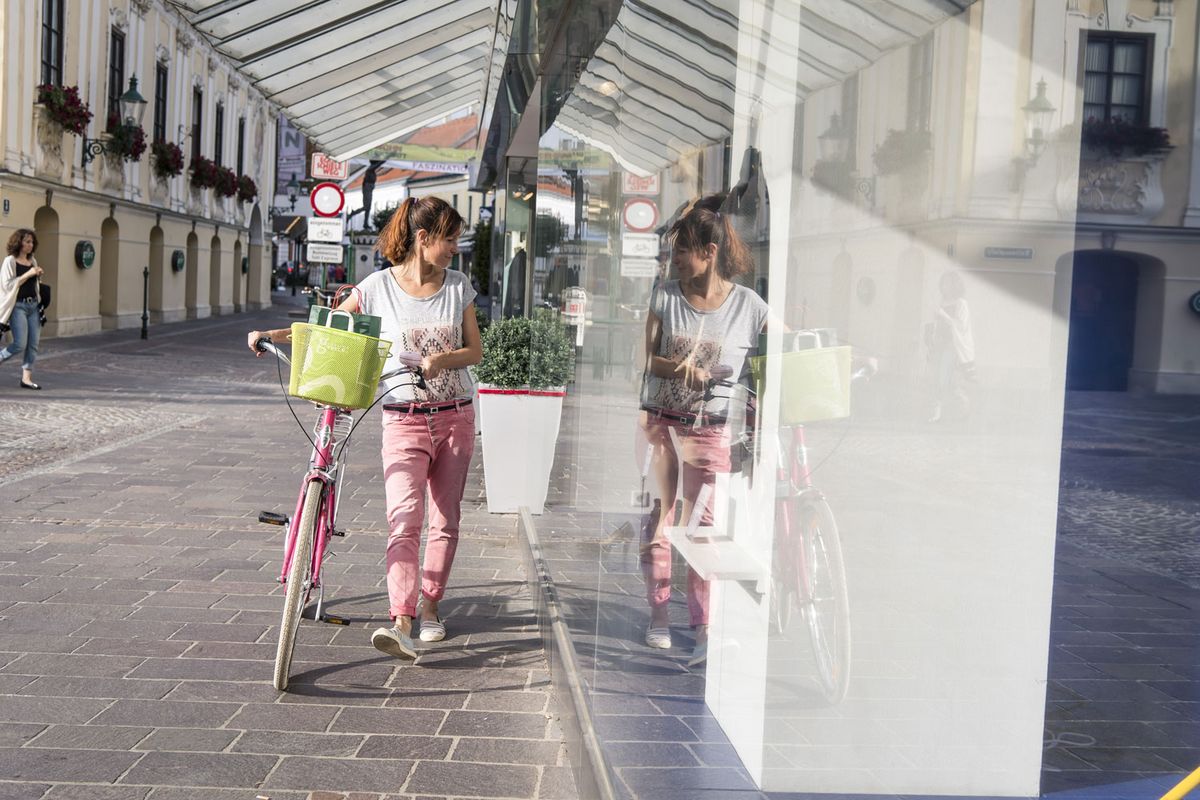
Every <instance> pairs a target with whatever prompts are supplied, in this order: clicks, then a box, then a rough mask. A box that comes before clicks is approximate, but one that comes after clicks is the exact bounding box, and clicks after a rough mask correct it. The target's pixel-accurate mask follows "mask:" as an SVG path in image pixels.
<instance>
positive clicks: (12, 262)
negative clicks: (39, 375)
mask: <svg viewBox="0 0 1200 800" xmlns="http://www.w3.org/2000/svg"><path fill="white" fill-rule="evenodd" d="M36 250H37V234H36V233H34V232H33V231H31V230H29V229H28V228H18V229H17V231H16V232H15V233H14V234H13V235H12V236H10V237H8V255H7V256H5V258H4V263H3V264H0V322H3V323H4V324H5V325H6V326H8V328H9V329H11V330H12V336H13V340H12V342H10V343H9V345H8V347H5V348H4V349H2V350H0V363H2V362H4V361H7V360H8V359H10V358H12V357H13V356H15V355H18V354H20V355H21V388H22V389H41V388H42V387H41V386H39V385H38V384H36V383H34V382H33V363H34V362H35V361H37V353H38V342H39V341H40V340H41V338H42V324H41V321H40V319H39V317H40V315H39V314H38V303H39V302H40V300H41V285H40V282H39V278H41V276H42V268H41V267H39V266H38V263H37V259H36V258H34V257H33V254H34V252H35V251H36Z"/></svg>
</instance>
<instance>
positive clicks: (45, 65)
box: [41, 0, 66, 86]
mask: <svg viewBox="0 0 1200 800" xmlns="http://www.w3.org/2000/svg"><path fill="white" fill-rule="evenodd" d="M65 27H66V8H65V4H64V0H42V55H41V68H42V83H43V84H49V85H51V86H62V82H63V38H64V37H63V33H64V30H63V29H64V28H65Z"/></svg>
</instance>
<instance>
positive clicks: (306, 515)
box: [273, 481, 325, 692]
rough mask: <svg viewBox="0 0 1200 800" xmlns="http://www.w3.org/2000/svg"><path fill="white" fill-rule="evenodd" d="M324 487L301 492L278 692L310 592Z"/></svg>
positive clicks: (282, 625) (285, 678) (282, 687)
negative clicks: (301, 498) (301, 504)
mask: <svg viewBox="0 0 1200 800" xmlns="http://www.w3.org/2000/svg"><path fill="white" fill-rule="evenodd" d="M324 488H325V487H324V484H322V483H321V482H320V481H310V482H309V484H308V488H307V489H305V492H304V507H303V508H304V510H303V512H302V513H301V514H300V524H299V525H298V526H297V527H296V544H295V546H294V547H293V548H292V563H291V564H290V565H289V566H288V574H287V593H286V594H285V598H284V602H283V616H282V617H281V618H280V621H279V644H278V645H277V646H276V648H275V676H274V679H273V682H274V684H275V688H276V689H277V690H279V691H281V692H282V691H284V690H285V689H287V685H288V673H289V672H290V671H291V668H292V653H293V651H294V650H295V648H296V633H297V631H298V630H299V629H300V615H301V614H302V613H303V612H304V604H305V602H307V600H308V593H309V590H310V589H311V588H312V586H311V583H312V553H313V542H314V541H315V540H316V533H317V520H318V519H319V518H320V512H321V504H322V501H323V499H324Z"/></svg>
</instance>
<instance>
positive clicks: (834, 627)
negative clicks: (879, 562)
mask: <svg viewBox="0 0 1200 800" xmlns="http://www.w3.org/2000/svg"><path fill="white" fill-rule="evenodd" d="M800 524H801V533H802V539H801V544H800V546H801V547H802V548H803V549H804V569H803V570H802V571H801V573H800V574H801V575H802V576H803V580H804V584H805V585H804V586H802V587H801V591H802V593H803V597H802V598H801V600H802V602H801V605H800V608H801V612H802V613H803V615H804V619H805V621H806V622H807V623H808V633H809V638H810V639H811V640H812V648H813V657H814V658H815V659H816V662H817V675H818V677H819V678H820V683H821V690H822V693H823V694H824V695H825V699H826V700H827V701H828V702H829V703H830V704H834V703H840V702H841V701H842V700H843V699H845V697H846V690H847V689H848V688H849V685H850V599H849V595H848V593H847V591H846V567H845V564H844V563H843V561H842V545H841V542H840V540H839V539H838V531H837V523H836V522H834V519H833V512H832V511H831V510H830V508H829V504H828V503H826V502H825V501H824V500H823V499H820V498H810V499H808V500H806V501H805V503H804V505H803V507H802V508H801V512H800Z"/></svg>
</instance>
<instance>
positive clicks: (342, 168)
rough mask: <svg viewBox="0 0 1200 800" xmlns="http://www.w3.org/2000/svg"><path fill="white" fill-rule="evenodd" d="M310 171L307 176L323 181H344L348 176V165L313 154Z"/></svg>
mask: <svg viewBox="0 0 1200 800" xmlns="http://www.w3.org/2000/svg"><path fill="white" fill-rule="evenodd" d="M310 166H311V167H312V169H310V170H309V171H308V174H309V175H311V176H312V177H314V178H318V179H320V180H324V181H344V180H346V178H347V177H349V175H350V165H349V164H348V163H346V162H345V161H334V160H333V159H332V158H330V157H329V156H327V155H325V154H324V153H313V154H312V164H311V165H310Z"/></svg>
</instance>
